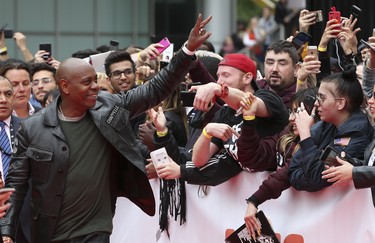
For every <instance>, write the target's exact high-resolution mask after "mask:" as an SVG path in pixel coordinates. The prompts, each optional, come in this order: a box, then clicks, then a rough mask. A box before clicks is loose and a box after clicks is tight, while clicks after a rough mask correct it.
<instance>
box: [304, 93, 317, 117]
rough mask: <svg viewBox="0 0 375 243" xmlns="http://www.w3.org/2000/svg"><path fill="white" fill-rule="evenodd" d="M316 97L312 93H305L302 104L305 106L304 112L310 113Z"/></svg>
mask: <svg viewBox="0 0 375 243" xmlns="http://www.w3.org/2000/svg"><path fill="white" fill-rule="evenodd" d="M315 101H316V98H315V97H314V96H312V95H306V96H305V98H304V99H303V101H302V102H303V105H304V106H305V110H306V112H307V113H308V114H309V115H311V112H312V110H313V109H314V104H315Z"/></svg>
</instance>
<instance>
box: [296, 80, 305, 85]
mask: <svg viewBox="0 0 375 243" xmlns="http://www.w3.org/2000/svg"><path fill="white" fill-rule="evenodd" d="M305 83H306V81H302V80H299V79H297V84H299V85H302V84H305Z"/></svg>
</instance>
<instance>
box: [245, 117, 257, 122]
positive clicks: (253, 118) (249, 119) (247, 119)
mask: <svg viewBox="0 0 375 243" xmlns="http://www.w3.org/2000/svg"><path fill="white" fill-rule="evenodd" d="M243 119H244V120H246V121H252V120H255V116H243Z"/></svg>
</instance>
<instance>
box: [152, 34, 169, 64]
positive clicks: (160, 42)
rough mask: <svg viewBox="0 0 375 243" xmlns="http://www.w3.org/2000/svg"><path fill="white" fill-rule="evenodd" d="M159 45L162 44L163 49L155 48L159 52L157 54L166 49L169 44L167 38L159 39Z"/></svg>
mask: <svg viewBox="0 0 375 243" xmlns="http://www.w3.org/2000/svg"><path fill="white" fill-rule="evenodd" d="M159 44H162V45H163V47H156V49H157V50H158V51H159V54H162V53H163V51H164V50H165V49H167V48H168V46H170V44H171V43H170V42H169V40H168V38H167V37H164V38H163V39H161V41H159ZM151 59H154V58H152V57H151Z"/></svg>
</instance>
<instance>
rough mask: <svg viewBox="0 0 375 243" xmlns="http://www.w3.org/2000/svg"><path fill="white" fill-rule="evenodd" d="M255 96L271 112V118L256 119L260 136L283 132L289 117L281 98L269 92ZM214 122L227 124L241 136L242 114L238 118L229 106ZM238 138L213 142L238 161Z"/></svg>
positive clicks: (233, 137) (219, 112)
mask: <svg viewBox="0 0 375 243" xmlns="http://www.w3.org/2000/svg"><path fill="white" fill-rule="evenodd" d="M254 95H255V96H256V97H258V98H260V99H261V100H263V102H264V104H265V106H266V107H267V109H268V110H269V112H270V114H271V116H270V117H256V120H255V122H256V130H257V133H258V134H259V136H260V137H261V138H262V137H266V136H272V135H274V134H276V133H279V132H281V131H282V130H283V129H284V128H285V126H287V125H288V122H289V121H288V120H289V115H288V110H287V108H286V107H285V105H284V103H283V101H282V100H281V98H280V97H279V96H278V95H277V94H275V93H273V92H272V91H269V90H257V91H256V92H255V93H254ZM212 122H216V123H225V124H228V125H229V126H231V127H232V128H233V129H234V130H235V131H236V132H238V133H239V134H241V127H242V123H243V118H242V114H240V115H237V116H236V111H235V110H234V109H232V108H230V107H229V106H223V107H222V108H221V109H220V110H219V111H218V112H217V113H216V115H215V117H214V119H213V121H212ZM237 139H238V138H237V137H236V136H234V135H233V136H232V137H231V138H230V139H229V140H228V141H222V140H221V139H219V138H215V137H214V138H212V140H211V141H212V142H213V143H215V144H216V145H217V146H218V147H219V148H223V147H224V148H225V149H226V151H227V152H228V153H229V154H230V155H231V156H232V157H233V158H234V159H236V160H237V145H236V141H237Z"/></svg>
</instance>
